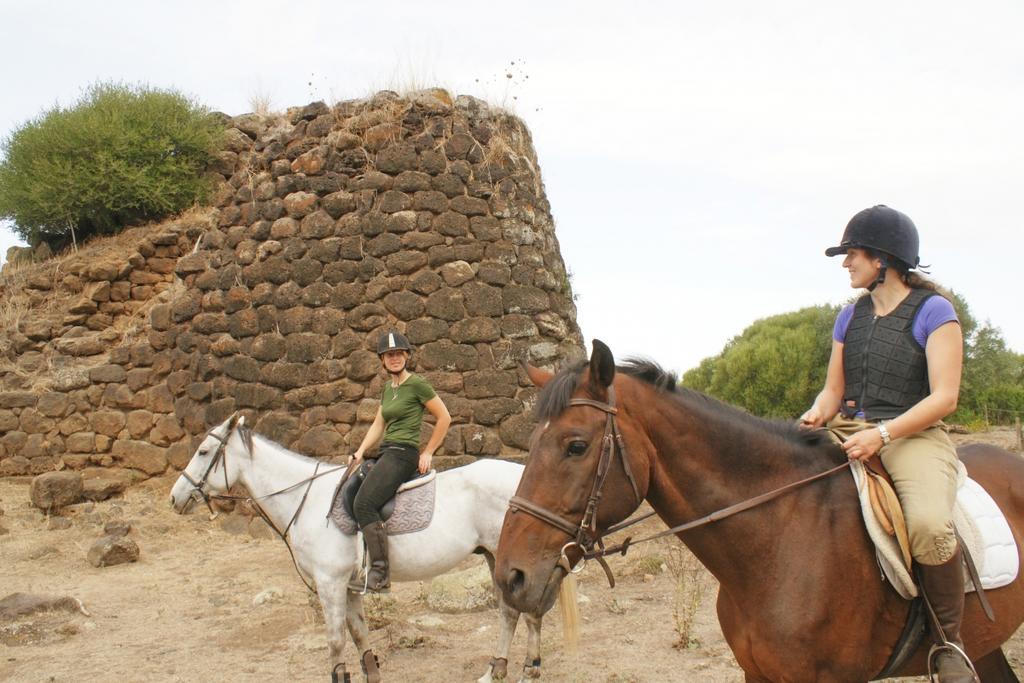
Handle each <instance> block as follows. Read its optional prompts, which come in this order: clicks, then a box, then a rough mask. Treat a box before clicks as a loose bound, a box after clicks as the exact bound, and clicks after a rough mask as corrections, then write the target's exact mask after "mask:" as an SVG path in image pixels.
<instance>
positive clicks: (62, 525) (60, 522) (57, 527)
mask: <svg viewBox="0 0 1024 683" xmlns="http://www.w3.org/2000/svg"><path fill="white" fill-rule="evenodd" d="M46 528H47V529H48V530H50V531H64V530H65V529H70V528H71V520H70V519H68V518H67V517H58V516H56V515H55V516H52V517H50V521H49V522H47V524H46Z"/></svg>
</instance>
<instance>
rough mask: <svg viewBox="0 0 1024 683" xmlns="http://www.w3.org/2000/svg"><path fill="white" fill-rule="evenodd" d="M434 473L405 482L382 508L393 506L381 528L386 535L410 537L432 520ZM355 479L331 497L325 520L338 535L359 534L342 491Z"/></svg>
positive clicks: (344, 491)
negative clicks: (331, 500)
mask: <svg viewBox="0 0 1024 683" xmlns="http://www.w3.org/2000/svg"><path fill="white" fill-rule="evenodd" d="M435 475H436V473H435V472H433V471H431V472H430V473H429V474H427V475H425V476H422V477H418V478H416V479H413V480H412V481H408V482H406V483H404V484H402V485H401V486H399V487H398V493H397V494H396V495H395V497H394V498H393V499H392V501H391V502H390V503H388V505H385V509H387V508H388V507H391V505H392V503H393V504H394V512H392V513H391V515H390V516H389V517H387V518H386V520H385V522H384V527H385V529H386V530H387V532H388V536H397V535H399V534H411V533H413V532H414V531H423V530H424V529H426V528H427V527H428V526H430V520H431V519H433V517H434V494H435V492H436V490H437V481H436V479H435ZM354 480H355V476H353V477H350V479H349V481H347V482H345V486H343V487H342V490H341V491H340V492H339V493H338V495H337V496H335V498H334V503H333V504H332V505H331V511H330V512H329V513H328V515H327V516H328V518H329V519H330V520H331V521H332V522H334V525H335V526H336V527H338V529H339V530H341V533H343V534H348V535H349V536H353V535H355V534H356V532H358V531H359V526H358V525H357V524H356V520H354V519H352V516H351V515H350V514H349V513H348V511H347V510H346V509H345V499H346V498H347V495H346V494H347V493H348V492H347V491H346V489H347V488H348V487H349V486H350V485H352V484H355V481H354Z"/></svg>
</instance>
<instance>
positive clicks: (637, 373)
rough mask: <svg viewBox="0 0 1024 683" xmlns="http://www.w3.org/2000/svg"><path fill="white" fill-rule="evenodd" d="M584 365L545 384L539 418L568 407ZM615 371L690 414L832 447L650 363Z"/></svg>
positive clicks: (626, 364) (817, 435)
mask: <svg viewBox="0 0 1024 683" xmlns="http://www.w3.org/2000/svg"><path fill="white" fill-rule="evenodd" d="M586 365H587V362H586V361H585V360H583V361H577V362H575V363H573V364H571V365H569V366H567V367H565V368H563V369H562V370H561V371H559V373H558V374H557V375H555V376H554V377H552V378H551V380H550V381H548V383H547V384H546V385H545V386H544V388H543V389H542V390H541V392H540V394H539V395H538V396H537V407H536V413H537V418H538V419H540V420H549V419H551V418H553V417H556V416H558V415H559V414H561V412H562V411H563V410H565V409H566V408H568V407H569V400H570V399H571V398H572V395H573V394H574V393H575V392H576V390H577V389H578V388H579V384H580V380H581V379H582V376H583V369H584V368H585V367H586ZM616 372H620V373H622V374H623V375H627V376H629V377H633V378H635V379H637V380H639V381H641V382H643V383H644V384H647V385H650V386H651V387H653V388H654V389H655V390H656V391H657V392H658V393H659V394H661V395H664V396H665V397H666V398H667V399H669V400H672V401H675V402H677V403H678V404H680V405H682V406H683V407H685V408H686V409H687V410H689V411H699V412H700V413H702V414H710V416H712V417H717V418H719V419H720V420H722V421H725V422H726V423H728V424H730V426H733V427H736V428H740V427H745V428H747V429H754V430H757V431H759V432H761V433H762V434H770V435H774V436H776V437H779V438H781V439H783V440H785V441H787V442H789V443H792V444H794V445H797V446H804V447H816V446H819V445H821V444H823V443H827V444H831V441H829V439H828V438H827V437H825V436H824V434H823V433H822V432H821V431H820V430H815V431H805V430H801V429H799V428H797V426H796V425H794V424H792V423H789V422H784V421H781V420H767V419H764V418H761V417H757V416H756V415H751V414H750V413H747V412H745V411H743V410H741V409H739V408H737V407H735V406H731V405H729V404H727V403H723V402H722V401H719V400H718V399H716V398H713V397H711V396H708V395H707V394H702V393H701V392H699V391H694V390H693V389H688V388H686V387H683V386H681V385H680V384H679V379H678V377H677V376H676V374H675V373H673V372H669V371H667V370H665V369H664V368H662V367H661V366H660V365H659V364H658V363H656V362H654V361H652V360H649V359H646V358H627V359H626V360H625V361H623V363H622V364H621V365H618V366H616Z"/></svg>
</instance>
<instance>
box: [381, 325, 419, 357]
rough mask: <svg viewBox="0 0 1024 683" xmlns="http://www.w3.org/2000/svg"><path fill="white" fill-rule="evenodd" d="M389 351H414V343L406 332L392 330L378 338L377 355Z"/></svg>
mask: <svg viewBox="0 0 1024 683" xmlns="http://www.w3.org/2000/svg"><path fill="white" fill-rule="evenodd" d="M388 351H405V352H407V353H412V345H411V344H410V343H409V340H408V339H406V338H405V335H404V334H402V333H401V332H396V331H394V330H391V331H390V332H385V333H384V334H382V335H380V339H378V340H377V355H378V356H383V355H384V354H385V353H387V352H388Z"/></svg>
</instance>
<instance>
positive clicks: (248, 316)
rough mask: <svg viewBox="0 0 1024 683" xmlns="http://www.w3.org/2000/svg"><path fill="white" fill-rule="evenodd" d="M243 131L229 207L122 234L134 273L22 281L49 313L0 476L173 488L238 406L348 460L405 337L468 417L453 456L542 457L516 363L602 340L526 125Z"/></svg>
mask: <svg viewBox="0 0 1024 683" xmlns="http://www.w3.org/2000/svg"><path fill="white" fill-rule="evenodd" d="M225 122H226V123H227V124H228V126H229V129H228V145H227V148H226V150H225V151H224V152H222V153H221V154H219V155H218V157H217V159H216V161H215V163H214V164H213V165H212V167H211V169H210V171H211V173H213V174H215V175H214V179H215V180H216V181H217V186H216V191H215V195H214V197H213V202H212V203H213V205H214V207H215V208H214V209H213V210H212V211H209V212H207V213H206V214H201V215H200V214H197V215H196V216H193V217H191V218H190V217H185V218H183V219H180V220H178V221H175V222H172V223H170V224H166V225H162V226H157V227H155V228H151V229H149V230H148V231H143V233H141V234H140V236H139V238H138V239H137V240H135V241H134V242H133V241H132V239H131V238H127V239H124V238H122V242H127V244H126V245H123V246H122V258H121V260H120V261H119V260H118V259H117V258H114V257H111V256H110V254H109V253H108V254H106V255H105V256H104V257H103V258H99V257H90V256H89V255H79V256H78V257H74V258H75V259H77V261H76V260H74V259H72V260H70V265H69V263H68V261H65V262H62V263H61V265H60V268H59V269H58V270H59V271H60V272H47V271H46V268H45V267H43V268H41V269H37V271H33V272H32V273H30V274H29V275H27V276H26V277H25V278H24V280H25V281H24V282H22V283H21V284H22V291H21V294H22V295H25V296H28V297H30V298H32V297H35V299H37V300H39V301H41V300H44V299H45V300H46V301H49V302H50V304H51V305H50V309H51V312H50V313H49V314H47V315H42V314H39V313H32V310H34V309H32V307H31V306H30V313H32V314H27V315H25V316H23V317H22V318H21V319H20V321H19V323H18V326H17V330H16V331H11V332H10V334H9V335H8V338H7V339H4V340H0V351H3V352H5V353H6V355H7V356H8V358H9V359H10V360H11V363H12V364H13V366H10V365H9V366H8V368H7V371H0V379H2V381H3V384H4V388H5V389H7V391H4V392H2V393H0V474H23V473H28V472H39V471H45V470H47V469H53V468H54V467H61V466H66V467H71V468H89V467H97V466H98V467H109V466H114V467H122V468H127V469H129V470H131V471H132V472H134V473H136V474H141V475H154V474H159V473H161V472H163V471H164V470H165V469H166V467H167V466H168V464H170V465H172V466H174V467H177V468H180V467H182V466H184V464H185V463H186V462H187V460H188V458H189V457H190V455H191V451H192V448H193V445H194V442H195V440H196V438H197V435H200V434H202V433H204V432H205V431H206V430H207V429H208V428H209V427H210V426H211V425H213V424H216V423H218V422H220V421H221V420H223V419H224V418H226V417H227V416H228V415H230V414H231V413H232V412H234V411H236V410H241V411H244V412H246V413H247V414H248V415H249V416H250V418H251V419H252V420H253V421H254V422H255V425H256V429H257V430H258V431H260V432H262V433H264V434H266V435H268V436H269V437H270V438H272V439H275V440H276V441H279V442H281V443H283V444H285V445H287V446H289V447H292V448H294V449H296V450H298V451H300V452H303V453H307V454H309V455H314V456H317V457H328V458H329V457H339V456H342V455H344V454H347V453H350V452H351V451H352V450H354V449H355V447H356V446H357V445H358V443H359V441H360V440H361V438H362V436H363V434H365V430H366V429H367V428H368V426H369V423H370V422H371V421H372V419H373V417H374V415H375V412H376V409H377V406H378V400H377V399H378V397H379V395H380V390H381V388H382V386H383V384H382V383H383V376H382V373H381V372H380V363H379V361H378V359H377V357H376V355H375V353H374V348H375V343H376V339H377V337H378V335H379V334H380V333H381V332H383V331H385V330H387V329H390V328H396V329H398V330H400V331H402V332H404V333H405V334H406V335H407V336H408V337H409V339H410V341H411V342H412V343H413V345H414V346H415V347H416V353H415V354H414V359H413V363H414V365H415V370H416V371H417V372H419V373H421V374H423V375H424V376H426V377H427V378H428V379H429V380H430V381H431V383H432V384H433V385H434V387H435V388H436V389H437V390H438V392H439V394H440V395H441V397H442V398H443V399H444V401H445V403H446V404H447V406H448V408H449V411H450V412H451V413H452V417H453V425H452V428H451V430H450V432H449V435H448V437H447V438H446V439H445V442H444V446H443V450H442V451H441V452H439V454H438V455H439V456H444V455H449V456H454V457H451V458H450V459H449V464H454V463H456V462H464V461H465V460H466V459H467V458H466V457H465V456H472V457H477V456H493V455H499V454H502V455H514V454H516V453H519V452H521V451H522V450H524V449H525V448H526V447H527V438H528V435H529V431H530V429H531V426H532V425H531V423H530V418H529V408H530V407H531V405H532V399H533V396H534V390H533V389H532V387H531V386H530V385H529V382H528V380H527V379H526V377H525V375H524V374H523V373H522V371H521V370H520V369H519V367H518V363H519V361H520V360H522V359H529V360H530V361H531V362H533V363H535V364H538V365H545V366H549V367H550V366H554V365H557V364H558V363H559V362H560V361H561V360H562V359H564V358H566V357H569V356H572V355H578V354H580V353H581V352H582V340H581V337H580V333H579V329H578V327H577V325H576V322H575V307H574V305H573V298H572V293H571V289H570V284H569V281H568V277H567V275H566V269H565V266H564V264H563V262H562V259H561V256H560V254H559V251H558V242H557V240H556V238H555V232H554V224H553V221H552V218H551V214H550V207H549V205H548V203H547V200H546V199H545V197H544V191H543V185H542V183H541V179H540V171H539V167H538V164H537V159H536V155H535V152H534V150H533V148H532V143H531V140H530V135H529V131H528V130H527V129H526V127H525V126H524V125H523V123H522V122H521V121H519V120H518V119H516V118H514V117H512V116H510V115H508V114H506V113H504V112H500V111H497V110H494V109H492V108H490V107H489V106H488V105H487V104H486V103H484V102H482V101H480V100H476V99H473V98H469V97H459V98H457V99H455V100H454V101H453V100H452V98H451V97H450V96H449V95H448V93H446V92H445V91H443V90H430V91H422V92H419V93H414V94H412V95H409V96H406V97H399V96H398V95H396V94H394V93H389V92H384V93H378V94H377V95H376V96H374V97H373V98H370V99H369V100H363V101H353V102H343V103H340V104H338V105H335V106H334V107H328V106H327V105H325V104H323V103H319V102H318V103H313V104H310V105H307V106H306V107H302V108H296V109H294V110H291V111H289V113H288V115H287V116H285V117H260V116H257V115H253V114H248V115H244V116H240V117H235V118H233V119H230V118H228V117H225ZM108 251H109V249H108ZM125 253H127V254H129V256H128V257H127V258H125V257H124V256H123V254H125ZM50 268H51V270H53V268H52V266H51V267H50ZM7 286H8V288H11V283H10V282H8V283H7ZM33 287H39V288H40V289H38V290H34V289H33ZM33 292H35V294H33ZM0 294H2V292H0ZM69 295H70V296H69ZM62 297H63V298H64V299H66V300H68V302H69V305H68V306H67V307H65V308H64V309H63V310H60V311H59V313H54V312H52V309H54V306H53V305H52V304H53V301H54V299H58V300H59V299H61V298H62ZM39 301H36V303H39ZM35 308H41V307H40V306H36V307H35ZM33 354H34V355H33ZM26 359H29V361H30V362H28V363H26ZM32 359H34V360H32ZM12 367H13V369H12ZM46 371H50V372H51V373H52V376H48V377H47V378H46V379H45V380H43V381H41V378H40V375H41V374H43V373H45V372H46ZM424 438H426V435H425V437H424ZM443 462H444V461H443V460H441V461H439V463H440V464H443Z"/></svg>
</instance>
